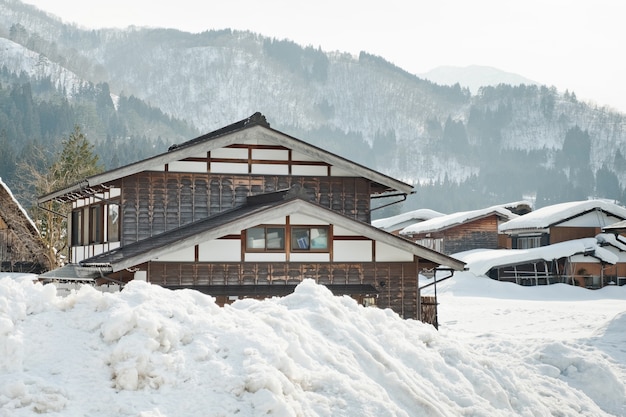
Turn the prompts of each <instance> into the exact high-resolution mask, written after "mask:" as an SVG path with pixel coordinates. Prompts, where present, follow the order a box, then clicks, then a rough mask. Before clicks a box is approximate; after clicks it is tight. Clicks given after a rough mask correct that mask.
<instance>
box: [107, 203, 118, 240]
mask: <svg viewBox="0 0 626 417" xmlns="http://www.w3.org/2000/svg"><path fill="white" fill-rule="evenodd" d="M107 211H108V213H107V242H119V240H120V221H119V220H120V206H119V204H117V203H109V205H108V210H107Z"/></svg>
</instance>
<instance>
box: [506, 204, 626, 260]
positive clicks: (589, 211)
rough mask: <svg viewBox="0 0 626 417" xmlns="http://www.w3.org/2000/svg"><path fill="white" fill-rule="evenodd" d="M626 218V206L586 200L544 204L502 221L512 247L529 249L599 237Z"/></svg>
mask: <svg viewBox="0 0 626 417" xmlns="http://www.w3.org/2000/svg"><path fill="white" fill-rule="evenodd" d="M625 219H626V208H624V207H622V206H620V205H617V204H614V203H610V202H607V201H605V200H585V201H574V202H568V203H560V204H555V205H552V206H547V207H542V208H540V209H538V210H535V211H533V212H530V213H528V214H525V215H523V216H519V217H517V218H515V219H512V220H510V221H508V222H506V223H503V224H501V225H500V232H501V233H505V234H507V235H508V236H510V239H511V248H512V249H529V248H535V247H540V246H547V245H551V244H554V243H559V242H565V241H568V240H573V239H581V238H587V237H595V236H596V235H598V234H599V233H601V232H602V229H603V228H604V227H606V226H609V225H611V224H614V223H616V222H619V221H622V220H625Z"/></svg>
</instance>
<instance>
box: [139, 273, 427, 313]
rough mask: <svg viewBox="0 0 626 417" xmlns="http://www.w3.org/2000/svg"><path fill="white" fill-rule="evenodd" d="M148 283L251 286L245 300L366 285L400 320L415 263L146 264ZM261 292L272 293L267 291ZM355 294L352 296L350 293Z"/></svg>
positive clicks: (412, 297)
mask: <svg viewBox="0 0 626 417" xmlns="http://www.w3.org/2000/svg"><path fill="white" fill-rule="evenodd" d="M140 268H141V269H145V270H147V271H148V279H149V281H150V282H151V283H153V284H157V285H162V286H185V287H190V288H193V287H194V286H222V285H231V286H242V285H243V286H250V295H253V294H255V293H256V292H258V288H255V287H258V286H263V287H268V286H270V287H273V288H275V290H276V294H283V290H282V289H281V287H283V288H284V287H285V286H288V285H297V284H299V283H300V282H302V280H303V279H313V280H315V281H316V282H317V283H319V284H324V285H371V286H372V287H373V288H375V289H376V290H377V291H378V298H377V300H376V304H377V305H378V307H380V308H391V309H392V310H393V311H395V312H396V313H398V314H399V315H401V316H402V317H404V318H411V319H417V317H418V305H417V300H418V298H417V293H418V289H417V262H380V263H374V262H366V263H332V264H329V263H304V262H289V263H270V262H245V263H243V262H242V263H238V262H231V263H203V262H196V263H193V262H190V263H181V262H150V263H148V264H146V265H141V266H140ZM264 293H269V294H271V290H270V291H269V292H268V291H267V288H266V290H265V291H264ZM353 295H354V294H353Z"/></svg>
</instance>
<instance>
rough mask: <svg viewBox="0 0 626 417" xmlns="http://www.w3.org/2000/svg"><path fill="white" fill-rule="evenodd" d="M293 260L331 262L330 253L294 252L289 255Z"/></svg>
mask: <svg viewBox="0 0 626 417" xmlns="http://www.w3.org/2000/svg"><path fill="white" fill-rule="evenodd" d="M289 260H290V261H291V262H330V254H329V253H316V252H312V253H294V252H292V253H291V254H290V255H289Z"/></svg>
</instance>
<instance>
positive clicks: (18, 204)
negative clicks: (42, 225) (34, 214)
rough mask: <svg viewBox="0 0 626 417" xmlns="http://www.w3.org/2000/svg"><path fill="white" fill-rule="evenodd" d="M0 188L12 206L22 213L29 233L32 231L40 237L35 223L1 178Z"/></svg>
mask: <svg viewBox="0 0 626 417" xmlns="http://www.w3.org/2000/svg"><path fill="white" fill-rule="evenodd" d="M0 188H1V189H3V190H4V191H5V192H6V193H7V195H8V196H9V198H10V199H11V200H12V202H13V205H14V206H15V207H16V208H17V209H18V210H19V211H20V212H21V213H22V215H23V217H24V218H25V219H26V220H27V221H28V225H29V226H30V228H31V229H32V230H31V231H33V232H34V233H36V234H37V235H38V236H39V235H40V233H39V229H37V226H35V222H33V220H32V219H31V218H30V216H29V215H28V213H27V212H26V210H24V207H22V205H21V204H20V203H19V201H17V199H16V198H15V196H14V195H13V192H11V189H10V188H9V187H8V186H7V185H6V184H5V183H4V182H3V181H2V178H0Z"/></svg>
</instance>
